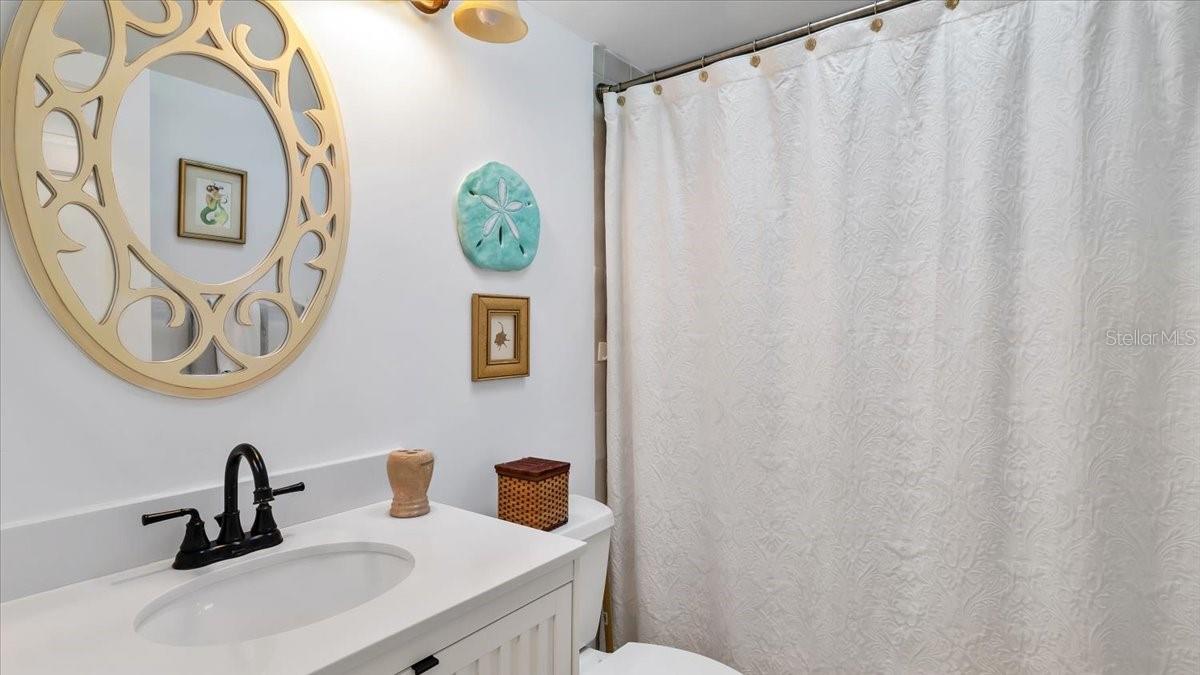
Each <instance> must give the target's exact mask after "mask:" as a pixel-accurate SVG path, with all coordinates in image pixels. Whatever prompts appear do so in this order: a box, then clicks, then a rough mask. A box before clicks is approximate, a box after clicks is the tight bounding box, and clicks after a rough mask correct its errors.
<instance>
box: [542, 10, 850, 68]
mask: <svg viewBox="0 0 1200 675" xmlns="http://www.w3.org/2000/svg"><path fill="white" fill-rule="evenodd" d="M527 4H529V5H532V6H533V7H535V8H536V9H537V10H539V11H540V12H542V13H543V14H545V15H547V16H549V17H550V18H552V19H554V20H555V21H557V22H558V23H560V24H562V25H564V26H566V27H567V28H568V29H570V30H571V31H573V32H574V33H576V34H577V35H579V36H580V37H582V38H584V39H585V40H589V41H591V42H596V43H599V44H602V45H604V47H605V48H607V49H608V50H609V51H611V52H612V53H614V54H616V55H617V56H620V57H621V58H622V59H625V61H626V62H628V63H629V64H630V65H632V66H633V67H635V68H637V69H639V70H642V71H644V72H649V71H651V70H661V69H663V68H666V67H667V66H673V65H675V64H677V63H682V62H684V61H691V60H692V59H696V58H699V57H700V56H702V55H704V54H712V53H715V52H718V51H721V50H722V49H726V48H729V47H733V46H736V45H739V44H743V43H746V42H749V41H751V40H754V39H756V38H761V37H765V36H767V35H772V34H774V33H780V32H783V31H785V30H788V29H789V28H795V27H797V26H802V25H804V24H806V23H809V22H810V21H818V20H820V19H825V18H828V17H831V16H835V15H837V14H841V13H843V12H847V11H850V10H852V9H858V8H859V7H863V6H865V5H870V4H871V2H870V0H528V2H527Z"/></svg>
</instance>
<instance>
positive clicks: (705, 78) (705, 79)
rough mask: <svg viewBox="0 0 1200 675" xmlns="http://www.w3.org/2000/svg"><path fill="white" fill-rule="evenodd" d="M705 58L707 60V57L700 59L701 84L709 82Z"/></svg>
mask: <svg viewBox="0 0 1200 675" xmlns="http://www.w3.org/2000/svg"><path fill="white" fill-rule="evenodd" d="M705 58H707V57H705V56H701V57H700V81H701V82H708V71H707V70H705V69H704V59H705Z"/></svg>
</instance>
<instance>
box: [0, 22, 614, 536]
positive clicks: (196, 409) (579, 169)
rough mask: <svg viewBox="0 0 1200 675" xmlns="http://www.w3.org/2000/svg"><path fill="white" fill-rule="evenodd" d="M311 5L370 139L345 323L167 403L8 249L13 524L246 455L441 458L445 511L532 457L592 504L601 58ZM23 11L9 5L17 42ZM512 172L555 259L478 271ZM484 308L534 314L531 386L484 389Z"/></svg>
mask: <svg viewBox="0 0 1200 675" xmlns="http://www.w3.org/2000/svg"><path fill="white" fill-rule="evenodd" d="M289 7H290V9H291V10H292V12H293V13H294V15H295V17H296V20H297V21H298V22H299V24H300V26H301V28H302V29H303V30H304V31H305V32H306V33H307V34H308V36H309V37H310V39H311V40H312V41H313V43H314V44H315V46H316V48H317V50H318V51H319V52H320V54H321V57H322V59H323V60H324V63H325V65H326V67H327V69H328V70H329V73H330V76H331V78H332V81H333V84H334V89H335V92H336V95H337V98H338V100H339V103H340V105H341V110H342V114H343V120H344V124H345V132H346V136H347V139H348V143H349V155H348V157H349V162H350V177H351V232H350V242H349V249H348V252H347V256H346V267H345V270H344V273H343V275H342V280H341V284H340V287H339V289H338V292H337V297H336V299H335V301H334V303H333V305H332V307H331V309H330V311H329V314H328V316H327V318H326V322H325V325H324V326H323V327H322V328H321V330H320V331H319V332H318V334H317V335H316V338H315V339H314V340H313V342H312V344H311V345H310V346H309V347H308V349H307V350H306V351H305V352H304V354H302V355H301V356H300V358H299V359H298V360H297V361H296V362H295V363H294V364H293V365H292V366H291V367H290V368H288V369H287V370H286V371H284V372H283V373H282V374H281V375H279V376H278V377H276V378H275V379H273V380H271V381H270V382H268V383H266V384H264V385H262V386H259V387H257V388H255V389H253V390H251V391H249V392H246V393H244V394H240V395H237V396H233V397H229V398H223V399H217V400H211V401H190V400H181V399H174V398H170V397H167V396H163V395H161V394H155V393H153V392H149V391H145V390H142V389H139V388H137V387H134V386H132V385H128V384H126V383H125V382H123V381H121V380H119V379H117V378H116V377H114V376H112V375H110V374H108V372H107V371H104V370H103V369H101V368H100V367H98V366H96V365H94V364H93V363H91V362H90V361H89V360H88V359H87V357H86V356H85V355H84V354H83V352H81V351H80V350H79V349H78V348H76V347H75V346H74V344H73V343H72V342H70V340H68V339H67V338H66V336H65V335H64V334H63V333H62V332H61V331H60V330H59V329H58V327H57V325H56V324H55V323H54V321H53V320H52V319H51V317H50V316H49V314H48V313H47V312H46V311H45V310H44V309H43V307H42V306H41V304H40V302H39V300H38V298H37V296H36V294H35V293H34V292H33V290H32V289H31V287H30V285H29V283H28V281H27V280H26V278H25V276H24V273H23V271H22V269H21V265H20V263H19V261H18V260H17V257H16V254H15V251H14V249H13V246H12V240H11V238H10V237H9V236H8V235H7V234H5V235H3V236H0V369H2V370H0V372H2V376H0V521H2V522H3V523H4V524H6V525H8V524H13V523H17V522H18V521H27V520H30V519H42V518H49V517H53V516H55V515H59V514H63V513H67V512H72V511H79V510H88V509H91V508H94V507H96V506H98V505H101V504H106V503H111V502H118V501H127V500H135V499H139V498H142V497H144V496H147V495H152V494H161V493H176V492H182V491H184V490H188V489H192V488H197V487H201V486H206V485H211V484H214V483H216V482H219V480H220V473H221V467H222V463H223V461H224V457H225V455H226V453H227V452H228V450H229V449H230V448H231V447H233V445H234V444H236V443H237V442H239V441H250V442H252V443H255V444H256V445H257V446H258V447H259V448H260V449H261V450H262V451H263V453H264V455H265V457H266V460H267V464H268V468H270V469H271V470H273V471H276V472H280V471H283V470H286V469H292V468H298V467H303V466H307V465H311V464H316V463H321V462H330V461H337V460H339V459H342V458H347V457H351V456H357V455H362V454H365V453H369V452H374V451H381V450H386V449H389V448H395V447H417V446H422V447H429V448H431V449H433V450H434V451H435V452H436V453H437V458H438V459H437V470H436V473H435V477H434V483H433V488H432V496H433V497H434V498H436V499H439V500H442V501H446V502H449V503H451V504H456V505H461V506H465V507H467V508H470V509H474V510H477V511H481V512H485V513H491V512H493V511H494V501H495V475H494V471H493V468H492V465H493V464H494V463H496V462H499V461H504V460H508V459H512V458H515V457H520V456H524V455H527V454H537V455H543V456H549V457H559V458H562V459H566V460H568V461H570V462H571V463H572V472H571V473H572V475H571V483H572V489H573V490H574V491H577V492H581V493H583V494H591V493H592V485H593V466H594V465H593V457H592V454H593V435H592V431H593V427H592V425H593V413H592V381H591V380H592V369H591V368H592V354H593V345H592V317H593V300H592V269H591V268H592V241H591V217H592V214H591V211H592V158H591V151H590V149H591V120H590V115H591V106H592V92H591V47H590V46H589V44H588V43H586V42H584V41H583V40H582V39H580V38H578V37H576V36H574V35H573V34H571V33H569V32H567V31H566V30H565V29H563V28H561V27H559V26H558V25H556V24H554V23H552V22H550V21H548V20H546V19H544V18H542V17H541V16H539V15H538V14H537V13H536V11H534V10H532V9H529V8H524V7H523V9H524V10H525V13H526V18H527V20H528V21H529V24H530V31H529V36H528V37H527V38H526V39H525V40H523V41H521V42H518V43H516V44H514V45H503V46H502V45H488V44H484V43H480V42H475V41H473V40H470V39H469V38H467V37H465V36H463V35H461V34H459V33H457V32H456V31H455V30H454V28H453V24H452V22H451V20H450V19H451V17H450V14H449V12H443V13H442V14H440V15H438V16H436V17H432V18H426V17H424V16H423V15H421V14H419V13H417V12H416V11H414V10H413V9H412V7H411V6H409V4H408V3H406V2H291V3H289ZM13 9H14V8H13V6H12V4H11V3H3V17H2V18H3V19H4V21H3V23H4V33H5V34H7V27H8V25H9V24H10V23H11V20H12V13H13ZM492 159H495V160H499V161H503V162H506V163H508V164H510V165H512V166H513V167H515V168H516V169H517V170H518V171H520V172H521V173H522V174H523V175H524V176H525V178H526V179H527V180H528V181H529V183H530V185H532V186H533V189H534V191H535V194H536V195H537V198H538V201H539V204H540V206H541V211H542V216H543V218H544V224H543V230H542V243H541V247H540V250H539V253H538V258H537V260H535V261H534V263H533V264H532V265H531V266H530V267H529V268H528V269H526V270H524V271H521V272H516V273H492V272H485V271H481V270H477V269H475V268H473V267H472V266H471V265H470V264H469V263H468V262H467V261H466V260H465V259H464V258H463V256H462V253H461V251H460V250H459V248H458V243H457V240H456V238H455V230H454V223H453V221H452V204H453V198H454V194H455V191H456V190H457V187H458V184H459V182H460V181H461V179H462V178H463V177H464V176H465V175H466V174H467V173H468V172H469V171H471V170H473V169H474V168H476V167H478V166H479V165H480V164H482V163H484V162H486V161H488V160H492ZM5 229H7V225H5ZM474 291H486V292H496V293H510V294H525V295H529V296H531V297H532V337H531V348H532V356H531V358H532V375H531V377H529V378H526V379H517V380H508V381H499V382H487V383H472V382H471V379H470V358H469V314H468V311H469V302H470V294H471V293H472V292H474ZM379 480H380V481H384V476H383V468H382V466H381V467H380V473H379ZM354 487H355V486H349V488H350V489H353V488H354ZM338 489H341V490H345V489H348V486H335V485H319V484H313V485H309V489H308V491H307V492H305V493H303V494H301V495H298V496H296V497H295V499H303V500H320V499H322V493H323V492H325V491H333V490H338ZM278 510H279V511H280V512H281V514H280V516H281V520H283V521H286V519H287V516H286V508H280V509H278Z"/></svg>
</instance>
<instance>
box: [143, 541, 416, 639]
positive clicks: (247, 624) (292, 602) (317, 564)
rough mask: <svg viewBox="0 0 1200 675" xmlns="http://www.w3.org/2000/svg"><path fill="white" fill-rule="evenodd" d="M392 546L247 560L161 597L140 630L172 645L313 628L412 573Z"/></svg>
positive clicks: (406, 558) (361, 545)
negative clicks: (321, 621) (310, 625)
mask: <svg viewBox="0 0 1200 675" xmlns="http://www.w3.org/2000/svg"><path fill="white" fill-rule="evenodd" d="M412 568H413V557H412V555H411V554H410V553H409V552H408V551H405V550H404V549H402V548H400V547H398V546H391V545H389V544H376V543H370V542H352V543H339V544H324V545H321V546H311V547H308V548H301V549H296V550H294V551H284V552H282V553H277V554H274V555H267V556H264V557H262V558H258V559H256V560H247V561H245V562H242V563H238V564H235V565H233V566H231V567H228V568H227V569H223V570H219V571H216V572H212V573H210V574H206V575H204V576H202V577H200V578H199V579H195V580H194V581H190V582H188V583H186V584H184V585H182V586H180V587H179V588H176V589H174V590H172V591H170V592H169V593H165V594H164V595H162V596H160V597H159V598H157V599H156V600H154V601H153V602H151V603H150V604H148V605H146V607H145V608H144V609H143V610H142V611H141V612H139V613H138V615H137V617H136V618H135V619H134V630H136V631H137V632H138V634H139V635H141V636H142V637H145V638H147V639H150V640H153V641H154V642H159V643H162V644H168V645H178V646H195V645H213V644H223V643H228V642H244V641H246V640H253V639H255V638H260V637H264V636H267V635H274V634H276V633H282V632H284V631H287V630H292V629H294V628H299V627H301V626H307V625H308V624H311V623H316V622H317V621H320V620H322V619H327V618H329V617H331V616H334V615H337V614H341V613H342V612H345V611H347V610H350V609H353V608H355V607H357V606H359V605H361V604H363V603H364V602H367V601H368V600H371V599H372V598H374V597H376V596H378V595H381V594H383V593H384V592H386V591H388V590H389V589H391V588H392V587H393V586H395V585H396V584H398V583H400V582H401V581H403V580H404V578H405V577H407V576H408V575H409V573H410V572H412Z"/></svg>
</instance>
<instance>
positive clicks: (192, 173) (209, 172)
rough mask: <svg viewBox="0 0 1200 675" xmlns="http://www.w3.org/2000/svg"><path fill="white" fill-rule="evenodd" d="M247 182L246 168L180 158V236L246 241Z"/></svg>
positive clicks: (235, 241)
mask: <svg viewBox="0 0 1200 675" xmlns="http://www.w3.org/2000/svg"><path fill="white" fill-rule="evenodd" d="M246 182H247V176H246V172H245V171H240V170H238V169H231V168H229V167H225V166H217V165H216V164H207V163H205V162H197V161H195V160H191V159H183V158H180V160H179V225H178V228H179V229H178V234H179V236H181V237H188V238H191V239H208V240H210V241H224V242H228V243H231V244H245V243H246Z"/></svg>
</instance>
